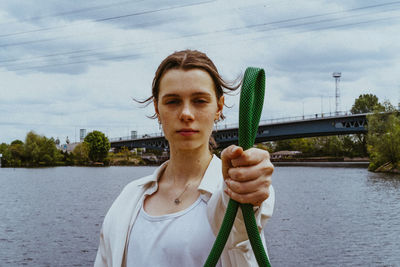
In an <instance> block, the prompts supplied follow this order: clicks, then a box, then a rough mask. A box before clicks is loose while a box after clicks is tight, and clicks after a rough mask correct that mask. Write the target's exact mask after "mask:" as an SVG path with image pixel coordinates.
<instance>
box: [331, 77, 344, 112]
mask: <svg viewBox="0 0 400 267" xmlns="http://www.w3.org/2000/svg"><path fill="white" fill-rule="evenodd" d="M341 76H342V73H341V72H334V73H333V74H332V77H333V78H335V100H336V101H335V104H336V109H335V115H336V116H338V115H339V100H340V99H339V98H340V92H339V81H340V77H341Z"/></svg>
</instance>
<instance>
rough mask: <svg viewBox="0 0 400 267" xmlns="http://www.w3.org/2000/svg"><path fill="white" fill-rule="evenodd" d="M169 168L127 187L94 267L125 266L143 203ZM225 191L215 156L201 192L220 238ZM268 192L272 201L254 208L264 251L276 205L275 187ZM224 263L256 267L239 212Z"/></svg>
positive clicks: (104, 232) (110, 216) (112, 213)
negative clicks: (133, 227)
mask: <svg viewBox="0 0 400 267" xmlns="http://www.w3.org/2000/svg"><path fill="white" fill-rule="evenodd" d="M167 164H168V161H166V162H165V163H163V164H162V165H161V166H160V167H158V168H157V169H156V170H155V171H154V173H153V174H152V175H149V176H146V177H143V178H141V179H138V180H135V181H133V182H131V183H129V184H128V185H126V186H125V188H124V189H123V190H122V192H121V194H120V195H119V196H118V197H117V199H116V200H115V201H114V203H113V204H112V206H111V208H110V209H109V211H108V212H107V214H106V216H105V218H104V222H103V225H102V228H101V232H100V244H99V249H98V251H97V256H96V260H95V263H94V266H95V267H100V266H125V265H126V262H125V261H126V255H125V253H126V250H127V247H128V241H129V234H130V230H131V228H132V225H133V224H134V223H135V220H136V217H137V215H138V213H139V209H140V207H141V204H140V203H142V202H143V199H144V197H145V195H151V194H153V193H154V192H156V191H157V189H158V180H159V178H160V175H161V174H162V172H163V171H164V169H165V167H166V166H167ZM225 187H226V185H225V183H224V182H223V176H222V163H221V160H220V159H219V158H218V157H217V156H215V155H214V156H213V158H212V160H211V162H210V164H209V165H208V167H207V170H206V172H205V174H204V176H203V179H202V181H201V183H200V185H199V187H198V190H199V191H200V194H201V197H202V198H203V199H204V200H205V201H206V202H207V217H208V222H209V223H210V226H211V228H212V230H213V232H214V234H215V235H217V234H218V231H219V228H220V226H221V224H222V221H223V218H224V215H225V210H226V207H227V205H228V202H229V196H228V195H226V194H225V193H224V189H225ZM269 190H270V195H269V198H268V199H267V200H265V201H264V202H263V203H262V204H261V205H260V207H257V208H255V217H256V222H257V226H258V229H259V231H260V233H261V239H262V241H263V243H264V247H265V248H266V243H265V237H264V234H263V233H262V228H263V226H264V225H265V223H266V221H267V219H268V218H270V217H271V216H272V212H273V208H274V202H275V192H274V189H273V187H272V186H270V188H269ZM221 263H222V266H224V267H225V266H226V267H228V266H257V261H256V259H255V256H254V253H253V250H252V248H251V245H250V241H249V240H248V236H247V232H246V228H245V225H244V220H243V215H242V212H241V210H240V209H239V211H238V214H237V216H236V220H235V223H234V225H233V228H232V231H231V234H230V235H229V238H228V241H227V244H226V245H225V248H224V250H223V252H222V255H221Z"/></svg>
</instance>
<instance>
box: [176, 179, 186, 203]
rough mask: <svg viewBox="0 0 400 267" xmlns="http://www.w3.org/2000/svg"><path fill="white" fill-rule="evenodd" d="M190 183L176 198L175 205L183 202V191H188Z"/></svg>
mask: <svg viewBox="0 0 400 267" xmlns="http://www.w3.org/2000/svg"><path fill="white" fill-rule="evenodd" d="M189 185H190V183H189V184H187V185H186V187H185V189H184V190H183V191H182V193H180V194H179V196H177V197H176V198H175V200H174V203H175V205H179V204H181V202H182V200H181V199H180V197H181V196H182V195H183V193H185V192H186V190H187V189H188V187H189Z"/></svg>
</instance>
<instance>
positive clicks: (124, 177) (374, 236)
mask: <svg viewBox="0 0 400 267" xmlns="http://www.w3.org/2000/svg"><path fill="white" fill-rule="evenodd" d="M153 170H154V167H105V168H88V167H56V168H36V169H24V168H21V169H12V168H2V169H0V184H1V187H0V266H25V265H26V266H91V265H93V261H94V258H95V255H96V251H97V246H98V239H99V231H100V227H101V223H102V221H103V218H104V215H105V213H106V212H107V210H108V208H109V207H110V205H111V203H112V201H113V200H114V199H115V197H116V196H117V195H118V194H119V192H120V191H121V189H122V188H123V186H124V185H126V184H127V183H128V182H129V181H131V180H134V179H136V178H138V177H141V176H144V175H146V174H149V173H151V172H152V171H153ZM273 184H274V187H275V191H276V204H275V211H274V215H273V217H272V218H271V219H270V221H269V222H268V223H267V225H266V228H265V234H266V237H267V243H268V251H269V255H270V260H271V264H272V266H285V267H286V266H400V238H399V235H400V175H391V174H376V173H370V172H368V171H367V170H366V169H364V168H355V167H351V168H344V167H304V166H303V167H302V166H284V167H279V166H277V167H276V168H275V173H274V175H273Z"/></svg>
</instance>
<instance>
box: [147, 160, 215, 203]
mask: <svg viewBox="0 0 400 267" xmlns="http://www.w3.org/2000/svg"><path fill="white" fill-rule="evenodd" d="M167 165H168V161H166V162H164V163H163V164H161V165H160V167H158V168H157V169H156V170H155V171H154V173H153V174H152V175H151V176H150V177H149V179H146V180H143V182H142V183H141V184H140V185H143V186H146V185H148V186H149V188H148V191H147V194H152V193H154V192H155V191H156V190H157V188H158V183H157V182H158V180H159V179H160V176H161V175H162V173H163V172H164V170H165V168H166V167H167ZM221 177H222V171H221V160H220V159H219V158H218V157H217V156H216V155H213V157H212V159H211V161H210V163H209V164H208V167H207V170H206V172H205V173H204V176H203V179H202V180H201V182H200V185H199V187H198V189H199V190H200V192H202V193H208V194H207V195H212V194H213V193H214V192H215V190H217V189H218V187H219V186H220V185H221V179H222V178H221Z"/></svg>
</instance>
